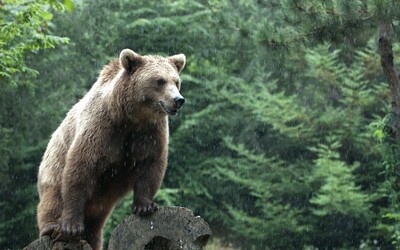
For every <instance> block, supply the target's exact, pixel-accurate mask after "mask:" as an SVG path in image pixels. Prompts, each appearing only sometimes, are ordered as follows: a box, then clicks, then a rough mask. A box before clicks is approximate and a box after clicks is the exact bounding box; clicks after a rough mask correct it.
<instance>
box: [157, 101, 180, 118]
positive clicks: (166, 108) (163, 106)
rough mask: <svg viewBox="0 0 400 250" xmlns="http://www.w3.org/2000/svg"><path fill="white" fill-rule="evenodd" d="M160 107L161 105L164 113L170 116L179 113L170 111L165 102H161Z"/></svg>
mask: <svg viewBox="0 0 400 250" xmlns="http://www.w3.org/2000/svg"><path fill="white" fill-rule="evenodd" d="M160 105H161V107H162V108H163V109H164V111H165V112H166V113H167V114H170V115H176V114H177V113H178V110H176V109H175V110H170V109H169V108H168V107H167V106H166V105H165V104H164V103H163V102H161V101H160Z"/></svg>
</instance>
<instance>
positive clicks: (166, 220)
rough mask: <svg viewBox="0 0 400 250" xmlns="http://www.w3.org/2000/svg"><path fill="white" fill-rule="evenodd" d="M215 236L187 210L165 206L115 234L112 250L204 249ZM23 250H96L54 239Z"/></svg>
mask: <svg viewBox="0 0 400 250" xmlns="http://www.w3.org/2000/svg"><path fill="white" fill-rule="evenodd" d="M210 236H211V230H210V227H209V226H208V224H207V222H205V221H204V220H203V219H202V218H201V217H200V216H194V215H193V212H192V211H190V210H189V209H187V208H183V207H161V208H160V209H159V210H158V211H156V212H155V213H154V214H152V215H148V216H145V217H142V216H138V215H131V216H129V217H128V218H126V219H124V221H123V222H122V223H121V224H119V225H118V226H117V227H116V228H115V229H114V231H113V233H112V235H111V238H110V242H109V245H108V250H124V249H126V250H128V249H129V250H131V249H134V250H136V249H137V250H150V249H151V250H177V249H183V250H200V249H203V248H204V247H205V246H206V245H207V242H208V239H209V238H210ZM23 250H92V248H91V247H90V246H89V244H88V243H87V242H86V241H84V240H75V241H71V242H62V241H57V242H55V240H54V239H52V238H50V236H44V237H41V238H40V239H37V240H35V241H33V242H32V243H31V244H29V245H28V246H27V247H25V248H24V249H23Z"/></svg>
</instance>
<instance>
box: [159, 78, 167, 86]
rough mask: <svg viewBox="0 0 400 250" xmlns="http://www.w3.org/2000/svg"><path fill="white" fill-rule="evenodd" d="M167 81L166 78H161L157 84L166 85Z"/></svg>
mask: <svg viewBox="0 0 400 250" xmlns="http://www.w3.org/2000/svg"><path fill="white" fill-rule="evenodd" d="M166 82H167V81H165V79H163V78H160V79H158V80H157V84H158V85H160V86H161V85H164V84H165V83H166Z"/></svg>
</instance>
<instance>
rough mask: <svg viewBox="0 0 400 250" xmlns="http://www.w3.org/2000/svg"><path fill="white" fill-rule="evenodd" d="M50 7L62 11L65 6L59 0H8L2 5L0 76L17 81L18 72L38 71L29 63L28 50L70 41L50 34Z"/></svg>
mask: <svg viewBox="0 0 400 250" xmlns="http://www.w3.org/2000/svg"><path fill="white" fill-rule="evenodd" d="M50 8H53V9H55V10H58V11H59V10H61V9H62V8H63V5H62V4H61V3H60V2H59V1H56V0H38V1H24V0H19V1H10V0H6V1H5V2H4V3H2V4H0V57H1V58H2V60H1V61H0V79H3V82H4V80H6V81H10V82H11V83H12V84H14V85H15V84H17V81H16V80H14V79H13V76H14V75H15V74H17V73H27V74H31V75H33V76H36V75H37V74H38V72H37V71H36V70H34V69H31V68H29V67H28V66H27V65H26V63H25V60H24V59H25V58H24V55H25V54H26V53H27V52H35V51H38V50H40V49H46V48H54V47H55V46H56V45H58V44H60V43H66V42H68V39H67V38H65V37H58V36H53V35H51V34H49V24H50V23H49V21H51V19H52V17H53V14H52V13H51V12H50V11H51V9H50ZM3 87H4V86H3Z"/></svg>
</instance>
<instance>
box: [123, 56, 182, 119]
mask: <svg viewBox="0 0 400 250" xmlns="http://www.w3.org/2000/svg"><path fill="white" fill-rule="evenodd" d="M119 61H120V64H121V66H122V68H123V70H124V72H123V78H124V79H125V88H124V89H125V92H127V93H125V94H126V95H127V98H128V99H130V103H132V104H133V103H134V105H135V107H132V109H134V110H135V111H134V112H135V113H136V114H137V113H138V110H137V108H138V107H139V108H140V111H139V112H140V113H141V114H143V115H146V116H148V117H154V116H158V117H159V116H166V115H168V114H169V115H176V113H177V112H178V111H179V109H181V107H182V105H183V103H184V102H185V99H184V98H183V96H182V95H181V94H180V93H179V90H180V87H181V80H180V77H179V73H180V72H181V71H182V69H183V68H184V67H185V63H186V57H185V55H184V54H178V55H174V56H170V57H161V56H141V55H139V54H137V53H135V52H133V51H132V50H130V49H124V50H123V51H121V54H120V56H119ZM128 96H129V97H128ZM132 112H133V111H132Z"/></svg>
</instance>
